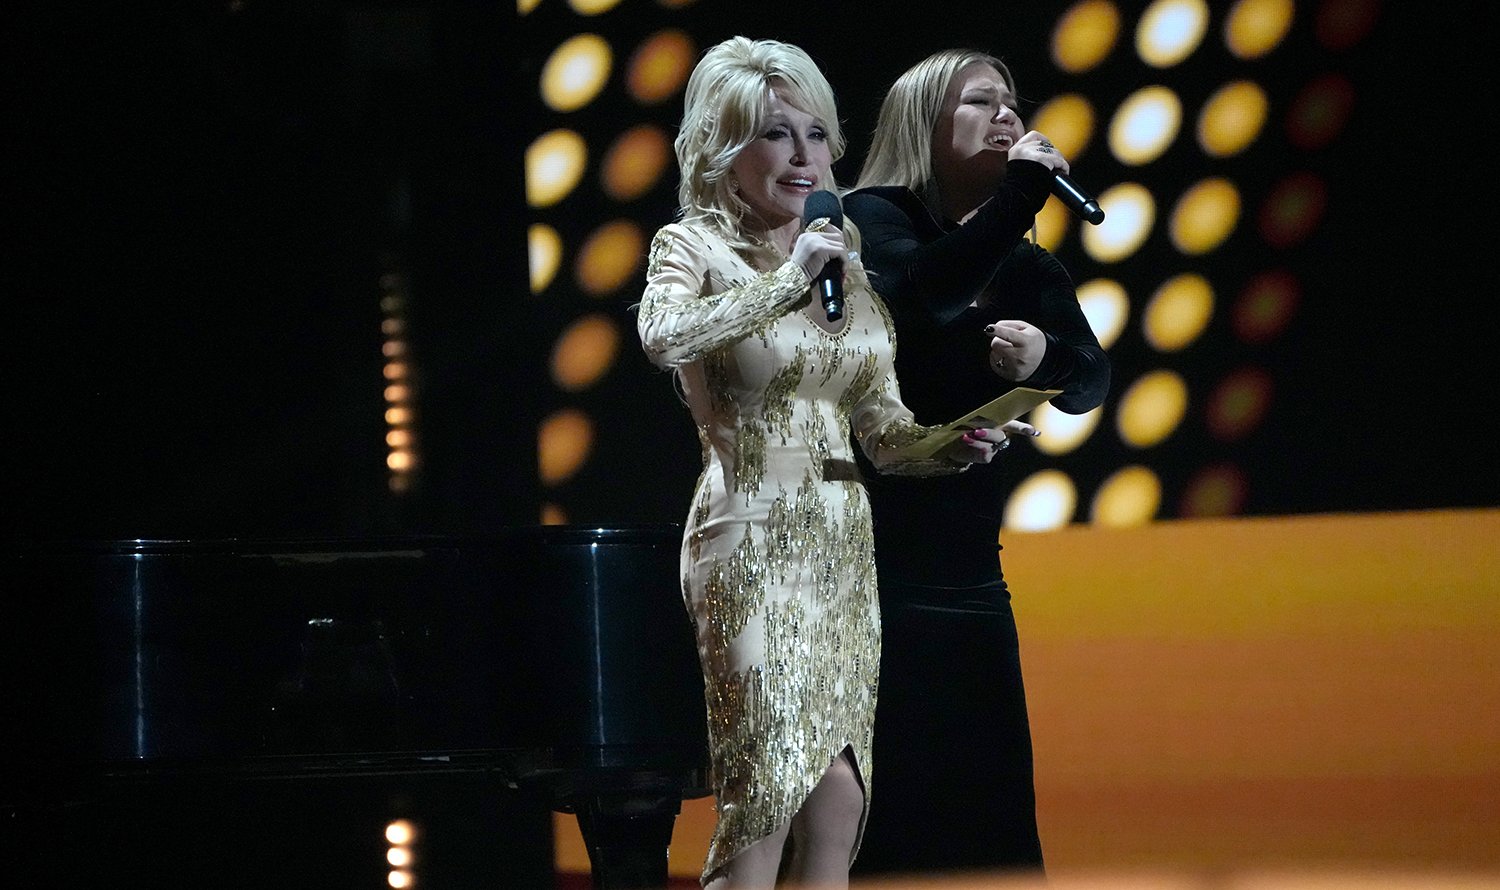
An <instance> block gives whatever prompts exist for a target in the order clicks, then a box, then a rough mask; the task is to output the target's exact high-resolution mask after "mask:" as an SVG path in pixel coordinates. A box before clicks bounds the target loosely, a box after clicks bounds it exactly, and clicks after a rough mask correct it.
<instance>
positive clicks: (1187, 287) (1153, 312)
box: [1141, 272, 1214, 352]
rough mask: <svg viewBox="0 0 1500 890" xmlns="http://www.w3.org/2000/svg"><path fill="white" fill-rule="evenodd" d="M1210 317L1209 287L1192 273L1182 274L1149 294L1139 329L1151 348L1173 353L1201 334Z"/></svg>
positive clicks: (1206, 282) (1211, 306) (1212, 304)
mask: <svg viewBox="0 0 1500 890" xmlns="http://www.w3.org/2000/svg"><path fill="white" fill-rule="evenodd" d="M1213 314H1214V289H1213V285H1211V284H1209V282H1208V279H1207V278H1204V277H1203V276H1202V275H1199V274H1197V273H1196V272H1185V273H1183V274H1181V275H1177V276H1174V277H1173V278H1171V279H1169V280H1167V281H1166V282H1164V283H1163V284H1162V286H1161V287H1159V288H1157V290H1156V293H1154V294H1152V295H1151V299H1150V301H1149V302H1147V304H1146V311H1145V312H1144V313H1143V314H1142V316H1141V330H1142V332H1143V333H1144V334H1145V336H1146V342H1147V343H1149V344H1151V346H1152V347H1153V348H1155V349H1157V350H1159V351H1161V352H1177V351H1179V350H1182V349H1185V348H1186V347H1187V346H1188V345H1189V344H1191V343H1192V342H1193V341H1194V340H1196V339H1198V337H1199V336H1200V335H1202V333H1203V330H1204V328H1206V327H1207V326H1208V322H1209V319H1211V318H1212V317H1213Z"/></svg>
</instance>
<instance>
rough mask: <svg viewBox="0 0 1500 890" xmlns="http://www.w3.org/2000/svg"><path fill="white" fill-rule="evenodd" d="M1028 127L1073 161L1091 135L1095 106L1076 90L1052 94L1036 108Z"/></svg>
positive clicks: (1081, 152)
mask: <svg viewBox="0 0 1500 890" xmlns="http://www.w3.org/2000/svg"><path fill="white" fill-rule="evenodd" d="M1031 128H1032V129H1033V130H1036V131H1037V132H1039V133H1045V134H1046V135H1047V139H1048V140H1049V141H1050V142H1051V143H1052V144H1053V145H1055V146H1057V150H1058V151H1060V152H1062V154H1063V157H1065V158H1067V159H1068V160H1069V161H1076V160H1078V159H1079V158H1080V157H1082V156H1083V152H1084V149H1086V148H1088V145H1089V140H1090V139H1091V138H1093V135H1094V106H1093V105H1092V104H1090V102H1089V100H1088V99H1085V98H1084V97H1083V96H1082V95H1080V94H1078V93H1065V94H1063V95H1061V96H1054V97H1053V98H1052V99H1049V100H1048V101H1047V103H1046V104H1045V105H1043V106H1042V107H1041V108H1038V109H1037V112H1036V114H1035V115H1033V116H1032V118H1031Z"/></svg>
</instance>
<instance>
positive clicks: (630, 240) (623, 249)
mask: <svg viewBox="0 0 1500 890" xmlns="http://www.w3.org/2000/svg"><path fill="white" fill-rule="evenodd" d="M645 252H646V236H645V235H643V234H642V233H641V229H640V226H638V225H637V224H636V223H634V222H631V221H630V220H625V219H617V220H615V221H613V222H608V223H605V224H604V225H602V226H600V227H599V228H598V229H596V230H595V231H594V234H592V235H590V236H589V239H588V240H587V241H585V242H584V244H583V247H582V248H581V249H580V250H579V251H578V260H577V262H576V263H575V264H574V275H575V277H576V278H577V279H578V286H579V287H581V288H583V291H584V292H585V293H588V294H592V295H594V296H596V297H598V296H603V295H605V294H609V293H613V292H614V291H617V290H619V289H620V287H621V286H622V285H624V284H625V282H627V281H629V280H630V278H631V276H633V275H634V274H635V273H636V271H637V270H639V269H641V268H642V263H641V260H642V259H643V258H644V256H645Z"/></svg>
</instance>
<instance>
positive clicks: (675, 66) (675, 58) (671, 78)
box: [625, 28, 695, 105]
mask: <svg viewBox="0 0 1500 890" xmlns="http://www.w3.org/2000/svg"><path fill="white" fill-rule="evenodd" d="M694 54H695V49H694V44H693V40H692V38H691V37H689V36H688V35H687V34H686V33H684V32H682V31H679V30H676V29H672V28H669V29H666V30H663V31H658V32H656V33H655V34H652V35H651V36H650V37H647V38H646V39H645V40H644V41H643V42H642V43H641V45H640V46H639V47H637V48H636V51H635V54H634V55H633V56H632V57H631V59H630V65H629V68H628V70H627V72H626V76H625V82H626V87H627V89H628V90H629V91H630V95H631V96H633V97H634V98H635V100H636V101H637V102H640V103H641V104H643V105H657V104H659V103H662V102H665V101H667V100H668V99H670V98H672V97H673V96H675V95H676V94H677V92H678V90H681V89H682V87H683V85H684V84H685V83H687V78H688V74H689V73H691V71H692V67H693V63H694V61H695V59H694Z"/></svg>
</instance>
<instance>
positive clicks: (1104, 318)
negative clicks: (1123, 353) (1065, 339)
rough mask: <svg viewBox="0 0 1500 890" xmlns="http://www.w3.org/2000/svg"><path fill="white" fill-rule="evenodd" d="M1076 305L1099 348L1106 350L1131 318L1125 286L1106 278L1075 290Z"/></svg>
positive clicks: (1089, 282)
mask: <svg viewBox="0 0 1500 890" xmlns="http://www.w3.org/2000/svg"><path fill="white" fill-rule="evenodd" d="M1078 305H1079V307H1080V308H1081V309H1083V317H1084V318H1086V319H1088V322H1089V327H1090V328H1092V329H1093V331H1094V336H1095V337H1097V338H1098V339H1099V345H1100V346H1103V347H1104V348H1105V349H1108V348H1110V347H1111V346H1113V345H1115V341H1116V340H1118V339H1120V333H1121V332H1122V331H1124V330H1125V321H1126V319H1128V318H1129V317H1130V297H1129V296H1128V295H1127V294H1126V293H1125V288H1124V286H1122V285H1121V284H1120V283H1119V282H1118V281H1112V280H1110V279H1108V278H1095V279H1094V280H1092V281H1085V282H1084V283H1083V284H1082V285H1080V286H1079V288H1078Z"/></svg>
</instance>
